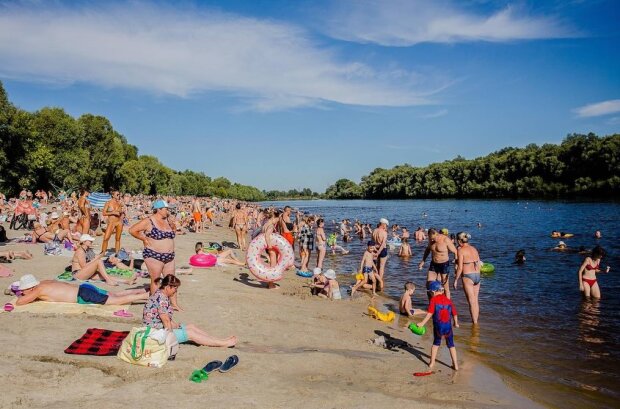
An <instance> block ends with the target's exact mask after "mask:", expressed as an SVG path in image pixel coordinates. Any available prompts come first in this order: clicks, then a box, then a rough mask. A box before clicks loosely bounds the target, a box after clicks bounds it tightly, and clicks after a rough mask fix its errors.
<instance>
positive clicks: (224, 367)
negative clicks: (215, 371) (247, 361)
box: [219, 355, 239, 373]
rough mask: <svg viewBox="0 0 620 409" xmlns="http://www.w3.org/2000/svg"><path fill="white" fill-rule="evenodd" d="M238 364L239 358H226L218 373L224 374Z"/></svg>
mask: <svg viewBox="0 0 620 409" xmlns="http://www.w3.org/2000/svg"><path fill="white" fill-rule="evenodd" d="M238 363H239V357H238V356H237V355H231V356H229V357H228V359H226V362H224V365H222V366H221V367H220V369H219V371H220V372H221V373H226V372H228V371H230V370H231V369H233V368H234V367H235V366H237V364H238Z"/></svg>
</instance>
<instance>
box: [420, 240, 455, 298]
mask: <svg viewBox="0 0 620 409" xmlns="http://www.w3.org/2000/svg"><path fill="white" fill-rule="evenodd" d="M450 251H451V252H452V253H454V257H455V258H456V257H457V254H456V247H455V246H454V243H452V240H450V238H449V237H447V236H446V235H444V234H441V233H439V232H437V230H435V229H428V246H427V247H426V250H424V256H422V261H421V262H420V265H419V266H418V268H419V269H420V270H422V268H424V263H426V258H427V257H428V255H429V254H432V258H431V265H430V267H429V268H428V273H427V275H426V286H427V288H428V287H429V286H430V284H431V283H432V282H433V281H441V284H442V285H443V288H444V290H445V295H446V297H447V298H450V253H449V252H450Z"/></svg>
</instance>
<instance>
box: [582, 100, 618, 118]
mask: <svg viewBox="0 0 620 409" xmlns="http://www.w3.org/2000/svg"><path fill="white" fill-rule="evenodd" d="M573 112H575V113H576V114H577V116H578V117H581V118H587V117H591V116H603V115H609V114H615V113H616V112H620V99H611V100H609V101H602V102H597V103H595V104H590V105H584V106H582V107H579V108H575V109H574V110H573Z"/></svg>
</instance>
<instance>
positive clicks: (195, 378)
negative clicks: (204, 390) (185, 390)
mask: <svg viewBox="0 0 620 409" xmlns="http://www.w3.org/2000/svg"><path fill="white" fill-rule="evenodd" d="M208 379H209V374H208V373H206V372H205V371H204V370H202V369H196V370H195V371H194V372H192V376H190V377H189V380H190V381H192V382H196V383H200V382H202V381H206V380H208Z"/></svg>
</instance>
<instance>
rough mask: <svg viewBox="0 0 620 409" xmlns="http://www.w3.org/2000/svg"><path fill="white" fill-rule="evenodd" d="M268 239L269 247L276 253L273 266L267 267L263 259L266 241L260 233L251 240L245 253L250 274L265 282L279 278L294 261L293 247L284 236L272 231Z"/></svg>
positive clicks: (271, 281)
mask: <svg viewBox="0 0 620 409" xmlns="http://www.w3.org/2000/svg"><path fill="white" fill-rule="evenodd" d="M270 240H271V243H270V244H271V249H273V250H274V251H275V252H276V253H277V255H278V261H277V263H276V265H275V266H274V267H269V265H268V264H266V261H265V260H264V259H263V255H266V254H267V243H266V241H265V235H264V234H260V235H258V236H257V237H256V238H255V239H254V240H252V242H251V243H250V246H249V247H248V252H247V254H246V262H247V263H248V268H249V269H250V272H251V273H252V275H254V277H256V278H258V279H259V280H260V281H263V282H267V283H273V282H275V281H278V280H281V279H282V274H283V273H284V271H285V270H286V269H288V268H289V267H291V266H293V265H294V262H295V254H294V253H293V247H292V246H291V245H290V244H289V242H288V241H286V239H285V238H284V237H282V236H280V235H279V234H275V233H274V234H272V235H271V239H270Z"/></svg>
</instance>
